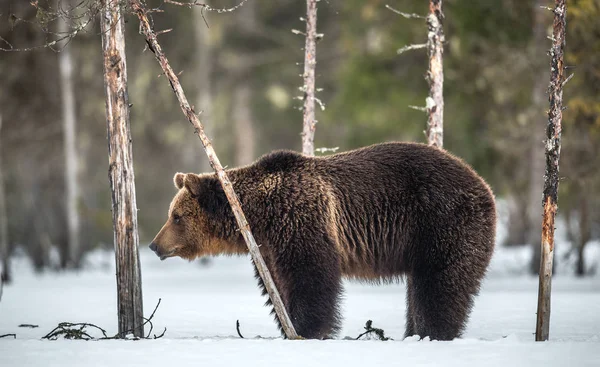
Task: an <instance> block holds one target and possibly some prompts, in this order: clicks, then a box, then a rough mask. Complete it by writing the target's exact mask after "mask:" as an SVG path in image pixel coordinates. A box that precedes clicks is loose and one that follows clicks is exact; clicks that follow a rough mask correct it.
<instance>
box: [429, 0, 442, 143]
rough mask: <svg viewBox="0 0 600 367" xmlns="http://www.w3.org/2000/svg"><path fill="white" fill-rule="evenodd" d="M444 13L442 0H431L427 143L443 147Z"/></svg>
mask: <svg viewBox="0 0 600 367" xmlns="http://www.w3.org/2000/svg"><path fill="white" fill-rule="evenodd" d="M443 19H444V13H443V12H442V0H429V15H427V28H428V29H429V32H428V34H427V54H428V56H429V69H428V71H427V82H428V83H429V96H428V97H427V101H426V109H427V131H426V134H427V143H428V144H429V145H433V146H436V147H438V148H442V147H443V146H444V65H443V54H444V41H445V38H444V29H443Z"/></svg>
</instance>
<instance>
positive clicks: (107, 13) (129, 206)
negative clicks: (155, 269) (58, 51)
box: [100, 0, 144, 338]
mask: <svg viewBox="0 0 600 367" xmlns="http://www.w3.org/2000/svg"><path fill="white" fill-rule="evenodd" d="M121 3H122V2H121V1H120V0H103V12H102V14H101V20H100V23H101V27H102V28H101V29H102V50H103V55H104V65H103V66H104V85H105V88H106V122H107V131H108V160H109V181H110V190H111V193H112V213H113V228H114V242H115V257H116V264H117V292H118V297H117V302H118V317H119V335H120V337H121V338H124V337H126V336H127V335H128V334H130V333H133V335H134V336H136V337H143V336H144V325H143V323H144V319H143V315H144V314H143V309H142V279H141V271H140V260H139V252H138V228H137V205H136V200H135V178H134V172H133V157H132V147H131V129H130V124H129V96H128V94H127V64H126V59H125V28H124V21H123V13H122V9H121V8H120V6H121Z"/></svg>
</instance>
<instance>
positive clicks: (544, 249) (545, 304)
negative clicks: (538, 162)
mask: <svg viewBox="0 0 600 367" xmlns="http://www.w3.org/2000/svg"><path fill="white" fill-rule="evenodd" d="M566 19H567V4H566V0H555V7H554V24H553V27H552V48H551V49H550V56H551V58H552V60H551V62H550V65H551V68H550V88H549V101H550V110H549V111H548V127H547V130H546V174H545V175H544V217H543V220H542V241H541V254H542V256H541V261H540V273H539V275H540V282H539V292H538V308H537V324H536V329H535V340H536V341H543V340H548V336H549V332H550V296H551V290H552V262H553V260H554V219H555V217H556V211H557V209H558V178H559V176H558V163H559V159H560V139H561V132H562V110H563V108H562V107H563V100H562V99H563V83H564V81H565V77H564V70H565V66H564V49H565V43H566V40H565V37H566V27H567V24H566V23H567V20H566Z"/></svg>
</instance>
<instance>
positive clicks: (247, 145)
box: [233, 80, 256, 166]
mask: <svg viewBox="0 0 600 367" xmlns="http://www.w3.org/2000/svg"><path fill="white" fill-rule="evenodd" d="M250 97H251V91H250V85H249V84H248V81H247V80H246V81H243V82H242V84H241V85H238V87H237V88H236V90H235V97H234V103H233V108H234V110H233V120H234V121H235V136H236V144H235V147H236V149H237V150H236V157H235V163H236V165H237V166H243V165H246V164H250V163H252V161H253V160H254V156H255V154H256V153H255V151H256V149H255V147H256V138H255V136H254V126H253V123H252V108H251V98H250Z"/></svg>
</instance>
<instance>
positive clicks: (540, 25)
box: [521, 0, 548, 274]
mask: <svg viewBox="0 0 600 367" xmlns="http://www.w3.org/2000/svg"><path fill="white" fill-rule="evenodd" d="M545 4H546V1H545V0H534V1H533V9H532V10H533V44H532V45H531V49H532V50H533V51H534V52H533V55H532V60H534V61H532V62H533V63H534V65H533V66H534V70H536V71H537V70H539V72H538V73H537V74H538V75H537V76H536V77H535V81H534V85H533V90H532V98H531V100H532V106H531V112H530V116H531V117H530V119H531V120H530V121H531V124H532V126H530V127H529V132H530V133H529V134H528V135H530V139H531V142H530V144H529V149H530V153H529V168H530V170H529V195H528V196H529V197H528V198H527V200H526V201H525V202H523V203H521V205H525V206H526V208H527V210H526V213H527V224H526V228H527V234H526V242H527V243H528V244H529V245H530V246H533V257H532V258H531V263H530V264H531V265H530V270H531V273H532V274H537V273H538V271H539V270H540V257H541V251H540V250H541V248H540V246H539V242H538V241H539V238H540V237H539V234H540V231H541V229H542V226H541V220H540V219H541V217H542V205H543V203H542V202H541V199H542V195H541V194H542V193H541V188H542V186H543V180H544V129H543V126H545V121H544V117H543V111H544V110H545V108H546V107H545V103H544V100H545V98H546V90H547V88H548V84H547V80H548V79H547V74H546V70H545V68H544V67H543V66H544V65H542V64H541V63H537V62H536V61H535V60H538V59H540V58H539V55H543V54H544V52H545V49H544V43H545V42H546V39H547V37H546V24H547V23H546V20H547V17H546V16H545V15H546V13H548V11H547V10H546V9H544V8H542V6H543V5H545ZM538 64H539V65H538Z"/></svg>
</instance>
